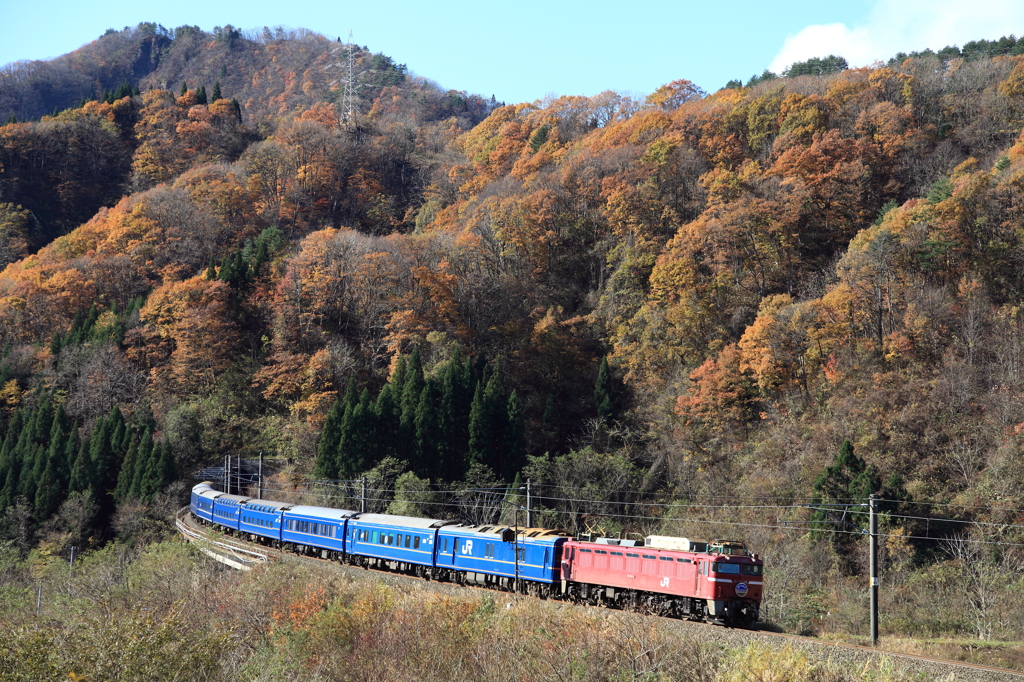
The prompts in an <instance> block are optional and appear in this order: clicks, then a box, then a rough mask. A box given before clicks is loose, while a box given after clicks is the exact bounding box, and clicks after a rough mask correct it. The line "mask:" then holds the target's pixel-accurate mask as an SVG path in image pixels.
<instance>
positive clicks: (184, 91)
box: [178, 81, 188, 97]
mask: <svg viewBox="0 0 1024 682" xmlns="http://www.w3.org/2000/svg"><path fill="white" fill-rule="evenodd" d="M187 94H188V83H186V82H185V81H181V92H179V93H178V96H179V97H184V96H185V95H187Z"/></svg>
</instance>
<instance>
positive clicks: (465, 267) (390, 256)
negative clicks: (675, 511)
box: [0, 24, 1024, 618]
mask: <svg viewBox="0 0 1024 682" xmlns="http://www.w3.org/2000/svg"><path fill="white" fill-rule="evenodd" d="M1015 44H1016V43H1014V45H1015ZM348 49H353V50H355V53H354V57H355V62H356V64H357V71H358V73H359V74H360V76H359V82H360V90H359V93H358V97H359V99H358V111H357V112H356V113H355V115H354V116H352V117H348V118H347V119H346V117H343V116H341V115H340V114H339V108H338V106H337V102H338V101H339V99H340V96H341V90H340V87H341V86H339V85H338V84H337V83H335V84H334V85H330V83H331V81H332V80H335V79H336V77H335V76H333V75H328V74H329V73H331V71H333V70H334V69H328V70H327V71H324V70H323V69H324V68H325V67H327V66H328V65H330V64H332V63H334V62H336V61H337V60H338V59H339V55H343V54H345V51H346V50H348ZM972 54H973V53H972ZM949 57H950V56H949V55H944V56H940V55H933V54H919V55H916V56H913V57H908V58H906V59H903V60H900V61H898V62H893V63H891V64H890V65H887V66H877V67H873V68H861V69H848V68H839V67H838V66H837V67H836V68H834V69H833V68H831V67H830V68H829V69H825V70H819V71H820V73H819V72H817V71H816V72H815V74H817V75H799V74H804V73H805V72H806V70H805V69H802V68H798V69H795V70H791V71H792V74H791V75H790V76H789V77H787V78H775V79H772V78H765V79H762V80H757V79H755V81H756V82H754V83H752V84H751V86H750V87H741V86H740V85H739V83H733V84H732V85H733V87H730V88H726V89H723V90H720V91H718V92H716V93H714V94H710V95H709V94H707V93H704V92H702V91H701V90H700V89H699V88H697V87H695V86H694V85H693V84H691V83H690V82H688V81H685V80H679V81H675V82H672V83H669V84H667V85H665V86H663V87H661V88H659V89H658V90H657V91H656V92H654V93H652V94H651V95H650V96H648V97H647V98H645V99H644V100H642V101H640V100H633V99H630V98H628V97H623V96H620V95H618V94H615V93H613V92H606V93H602V94H601V95H598V96H596V97H593V98H586V97H558V98H552V99H549V100H545V101H542V102H536V103H532V104H526V103H524V104H515V105H509V106H505V105H501V104H499V103H497V102H494V101H493V100H491V101H487V100H484V99H483V98H480V97H476V96H472V95H468V94H466V93H462V92H456V91H448V92H442V91H440V90H439V89H438V88H437V87H436V86H435V85H433V84H431V83H430V82H429V81H425V80H422V79H416V78H413V77H411V76H409V74H408V73H407V72H406V69H405V67H404V66H402V65H397V64H394V62H393V61H392V60H390V59H389V58H387V57H385V56H383V55H374V54H372V53H370V51H369V50H366V49H364V48H359V47H357V46H353V47H349V46H347V45H344V44H341V43H339V42H337V41H335V40H330V39H328V38H325V37H323V36H319V35H316V34H312V33H308V32H296V33H293V34H284V33H280V34H278V33H274V32H273V31H270V30H267V31H266V32H264V33H262V34H260V35H258V36H247V35H245V34H241V33H239V32H237V31H236V30H235V29H232V28H231V27H225V28H223V29H217V30H215V31H214V33H213V34H206V33H203V32H202V31H199V30H198V29H194V28H191V27H182V28H179V29H175V30H174V31H173V32H171V31H166V30H164V29H162V28H161V27H156V26H152V25H145V24H144V25H140V26H139V27H137V28H136V29H130V30H129V29H126V30H125V31H123V32H112V33H110V34H108V35H106V36H103V37H102V38H100V39H99V40H97V41H96V42H95V43H92V44H90V45H89V46H86V47H85V48H82V50H79V51H78V52H75V53H72V54H70V55H67V56H65V57H62V58H60V59H58V60H55V61H54V62H52V63H48V64H31V65H14V67H11V68H9V69H8V70H9V71H13V72H15V73H16V74H17V75H18V78H16V79H14V80H15V81H17V82H16V83H15V85H14V86H7V85H5V86H4V87H6V88H7V89H6V90H5V91H4V92H5V93H6V94H5V95H4V97H6V98H7V99H5V100H4V101H5V102H13V103H14V104H5V105H4V106H7V107H9V108H10V107H14V109H9V110H13V111H15V112H16V116H17V117H18V118H19V121H20V119H21V118H22V117H25V116H28V117H32V116H34V115H35V114H36V112H38V111H39V110H40V109H42V110H46V109H51V108H52V105H53V104H54V103H55V102H56V103H57V106H58V108H62V107H64V106H65V104H66V102H67V101H68V100H67V98H71V100H79V99H80V98H82V97H86V98H87V99H89V98H94V97H99V100H101V101H98V100H96V99H90V101H88V102H86V103H85V104H84V105H82V106H73V107H70V108H66V109H64V110H62V111H59V112H57V114H56V115H54V116H50V115H45V116H43V117H42V119H41V120H39V121H30V122H15V123H10V124H8V125H5V126H3V127H0V202H2V203H0V254H2V259H3V263H4V264H6V269H5V270H4V271H3V273H2V274H0V337H2V339H3V343H4V351H3V359H2V361H0V375H2V376H0V379H2V390H0V412H2V417H3V421H2V426H0V429H2V433H3V434H5V436H6V437H5V440H4V441H3V447H2V450H0V491H2V492H0V507H2V508H3V509H6V510H8V513H9V514H11V513H15V512H17V514H20V515H21V516H18V517H17V518H27V517H26V514H27V515H31V514H34V515H35V522H36V523H38V522H41V521H43V519H44V518H45V517H46V516H47V515H48V514H49V513H51V512H52V511H53V510H54V509H56V508H57V507H58V506H59V504H58V502H55V501H54V500H59V499H62V497H63V496H64V495H65V494H66V493H67V492H68V491H76V490H77V491H79V494H89V492H90V491H91V494H93V495H95V496H97V498H99V499H103V500H115V501H116V500H119V499H125V498H132V497H135V498H142V499H146V498H151V497H152V496H153V495H154V494H156V491H157V490H158V489H159V488H160V486H161V485H163V484H164V483H166V482H167V481H169V480H171V479H172V478H173V477H174V476H175V475H176V472H178V471H181V472H188V471H192V470H195V468H197V467H198V466H200V465H201V464H204V463H207V462H216V461H219V458H221V457H222V456H223V454H224V453H225V452H229V451H230V452H235V451H253V452H255V451H263V452H273V453H277V454H279V455H281V456H283V457H289V458H291V460H292V462H293V463H294V464H295V466H296V467H297V471H298V473H300V474H303V475H316V476H318V477H321V478H350V477H354V476H357V475H360V474H361V473H363V472H365V471H367V470H371V469H373V468H374V467H378V466H381V463H382V462H386V463H389V464H388V466H392V467H393V466H398V467H399V469H400V470H405V469H408V470H409V471H410V472H412V474H413V475H415V476H416V477H418V478H417V480H423V479H428V478H429V479H430V480H431V481H433V482H435V483H436V482H438V481H441V480H443V481H447V482H453V481H457V480H462V479H465V478H466V477H468V479H469V480H486V481H490V482H497V481H504V482H505V483H509V482H511V481H512V480H513V479H514V477H515V476H516V475H517V474H520V475H522V476H532V477H533V478H534V479H535V480H536V481H538V483H540V484H543V485H549V486H567V487H570V488H572V487H575V488H579V487H581V486H586V490H587V492H588V494H590V495H592V496H594V497H596V498H597V499H601V500H605V501H607V500H612V499H614V500H617V502H615V503H612V504H610V505H609V506H608V507H607V509H608V510H609V511H608V514H607V519H606V520H605V523H606V524H608V525H609V527H610V528H612V529H616V528H620V527H622V526H626V528H627V529H629V528H632V526H630V524H634V525H635V523H636V522H632V521H629V520H628V519H629V518H634V517H635V515H634V516H630V515H629V514H625V515H624V516H623V515H622V514H624V509H625V507H623V506H622V505H628V504H631V503H632V502H635V501H636V500H637V499H639V497H638V496H640V495H655V496H660V497H661V498H664V499H667V500H672V499H699V498H701V496H708V495H712V496H714V495H727V496H735V498H737V499H738V498H744V497H750V496H759V495H771V496H773V497H788V498H789V499H793V500H804V499H809V498H811V497H814V498H815V499H818V500H838V499H843V498H850V497H853V498H857V499H859V498H861V497H863V496H864V495H866V494H867V493H869V492H872V491H874V492H880V493H883V494H885V495H887V496H889V497H891V498H894V499H899V500H902V501H904V502H906V501H907V500H913V501H915V502H918V503H920V502H929V503H954V502H955V503H957V504H960V505H974V506H979V505H980V506H985V505H986V504H988V503H992V502H993V501H995V502H997V503H998V505H1000V506H1001V507H1002V508H1005V509H1010V510H1012V509H1018V508H1020V507H1022V506H1024V499H1021V497H1022V494H1024V493H1022V492H1021V490H1024V487H1022V485H1021V484H1022V483H1024V467H1022V466H1021V463H1022V459H1021V446H1022V445H1024V441H1022V440H1021V439H1022V437H1024V435H1022V434H1024V426H1022V424H1024V408H1022V407H1021V406H1022V404H1024V403H1022V400H1021V398H1022V396H1024V372H1022V362H1021V359H1022V358H1024V328H1022V320H1021V315H1020V310H1019V308H1020V305H1021V303H1022V299H1024V287H1022V285H1021V277H1020V272H1021V267H1022V265H1021V264H1022V263H1024V243H1022V240H1021V231H1020V225H1021V224H1022V218H1024V216H1022V215H1021V211H1022V210H1024V201H1022V197H1024V195H1022V184H1021V183H1022V178H1024V141H1022V139H1021V130H1022V126H1024V58H1022V57H1020V56H1015V55H996V56H987V55H986V56H978V55H973V56H972V58H970V59H965V58H962V57H961V58H949ZM819 61H821V62H822V63H825V62H826V61H828V60H827V59H826V60H819ZM828 63H829V64H833V65H836V64H838V62H828ZM840 66H842V65H840ZM101 67H102V68H101ZM82 72H84V73H88V74H89V79H88V81H86V80H76V78H78V76H77V75H74V74H80V73H82ZM19 79H20V80H19ZM5 82H11V81H5ZM122 84H124V87H123V88H121V90H120V92H119V93H113V92H112V91H113V90H114V89H115V88H119V87H120V86H121V85H122ZM90 88H91V89H90ZM59 93H64V94H59ZM60 97H64V98H65V99H64V100H59V98H60ZM19 107H20V108H19ZM57 407H59V410H57ZM40 415H44V416H40ZM28 424H32V425H33V426H32V427H31V428H29V427H28V426H27V425H28ZM115 433H117V434H118V435H116V436H115ZM25 434H28V435H25ZM97 434H99V435H97ZM844 440H849V441H850V443H849V445H850V447H848V448H844V450H843V453H844V454H842V455H838V453H839V450H840V444H841V443H843V441H844ZM72 442H73V443H75V445H74V446H70V445H68V443H72ZM55 443H56V445H55ZM86 451H88V452H89V453H90V455H89V457H88V458H87V459H83V460H82V466H83V467H85V466H86V465H87V464H89V463H91V467H92V468H91V469H90V472H88V473H87V477H86V478H85V479H83V478H80V479H75V477H74V473H73V472H74V467H75V465H76V462H77V460H78V459H79V458H81V455H80V453H81V452H86ZM167 453H173V456H170V455H168V454H167ZM51 461H52V463H53V464H52V469H53V473H52V475H51V479H52V481H53V482H52V484H48V485H52V486H53V489H54V490H56V491H57V492H55V493H53V494H52V497H47V496H45V495H42V496H41V493H40V485H41V483H40V481H42V480H43V479H44V478H45V477H46V474H47V471H48V467H50V462H51ZM140 462H144V463H143V464H140ZM396 462H398V463H400V464H395V463H396ZM128 469H130V470H131V476H129V475H128V474H125V473H124V471H126V470H128ZM136 472H139V473H138V475H139V476H141V478H139V480H138V483H137V484H136V482H135V481H134V477H135V476H136ZM83 475H86V474H83ZM407 480H408V479H407ZM44 487H45V486H44ZM47 494H48V495H50V493H47ZM562 497H570V496H568V495H562ZM645 499H646V498H645ZM19 500H21V501H20V502H19ZM105 509H106V512H104V511H103V510H102V509H101V510H100V512H98V513H100V514H101V515H102V514H103V513H108V514H109V513H112V512H113V507H112V506H108V507H106V508H105ZM958 509H963V508H961V507H958ZM649 513H650V514H655V515H656V512H654V511H652V512H649ZM737 513H738V514H739V515H740V516H739V517H738V518H733V519H732V522H740V521H746V522H756V521H758V516H757V515H758V512H757V511H755V510H750V511H748V512H737ZM785 513H787V514H792V519H791V520H799V519H801V518H805V516H806V514H805V515H804V516H800V514H801V513H802V512H799V511H792V512H785ZM957 513H961V512H957ZM963 513H964V514H965V515H966V516H968V517H970V518H974V519H982V518H985V519H988V520H993V521H999V522H1012V521H1014V520H1016V518H1017V517H1016V512H1011V511H1006V512H1002V511H998V510H976V511H970V512H968V511H964V512H963ZM744 514H746V516H744ZM12 518H13V517H12ZM549 520H552V521H554V520H560V521H561V522H563V523H564V517H557V516H553V517H551V519H549ZM642 523H643V524H646V525H645V528H647V529H648V530H649V529H650V527H657V525H658V522H657V519H648V520H646V521H643V522H642ZM673 523H674V522H666V524H665V526H666V527H665V531H666V532H675V531H676V528H675V527H674V526H673ZM915 523H917V522H914V521H906V522H900V523H897V522H894V523H893V527H897V526H899V527H900V528H901V529H902V531H901V532H905V533H907V534H909V535H914V533H915V530H916V526H915V525H914V524H915ZM22 526H23V527H24V524H22ZM751 532H752V533H753V532H754V531H751ZM1002 532H1003V533H1004V536H1003V538H1004V539H1007V538H1011V537H1016V535H1013V533H1014V531H1013V530H1012V529H1004V531H1002ZM770 536H771V534H770V533H767V532H766V534H765V535H764V536H763V537H759V538H758V539H754V540H752V541H756V542H761V543H771V542H781V541H782V540H780V539H779V537H783V538H784V537H789V536H785V535H783V536H779V537H774V538H773V537H770ZM915 546H916V547H917V550H918V551H919V552H921V554H920V556H921V557H924V556H925V555H926V554H927V552H930V551H932V550H931V549H929V547H928V545H927V543H917V545H915ZM807 547H811V548H815V547H817V548H818V549H813V551H818V552H823V553H826V554H827V553H828V552H833V553H834V554H831V555H829V556H832V557H833V558H834V559H835V561H836V562H837V565H838V566H839V569H838V570H839V571H840V573H843V572H846V573H849V572H853V573H855V572H856V571H857V570H858V567H857V563H856V561H857V559H855V558H851V557H853V556H854V555H852V554H850V553H849V552H845V551H839V550H840V549H841V547H838V546H834V545H832V544H829V543H824V544H822V543H810V544H808V545H807ZM805 551H808V552H810V551H812V549H805ZM835 552H838V553H835ZM911 556H913V553H912V552H911ZM836 557H842V558H836ZM893 561H896V559H893ZM901 565H903V564H901ZM911 565H912V563H910V564H906V566H908V567H909V566H911ZM780 618H781V616H780Z"/></svg>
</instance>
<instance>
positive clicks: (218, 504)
mask: <svg viewBox="0 0 1024 682" xmlns="http://www.w3.org/2000/svg"><path fill="white" fill-rule="evenodd" d="M248 501H249V498H248V497H243V496H242V495H228V494H221V495H218V496H217V497H216V498H215V499H214V500H213V522H214V523H219V524H220V525H222V526H226V527H228V528H230V529H231V530H238V519H239V517H240V516H241V514H240V512H241V510H242V505H244V504H245V503H246V502H248Z"/></svg>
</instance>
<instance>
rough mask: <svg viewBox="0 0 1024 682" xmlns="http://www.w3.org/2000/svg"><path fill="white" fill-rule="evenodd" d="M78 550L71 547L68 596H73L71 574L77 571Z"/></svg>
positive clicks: (73, 546)
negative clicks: (76, 553)
mask: <svg viewBox="0 0 1024 682" xmlns="http://www.w3.org/2000/svg"><path fill="white" fill-rule="evenodd" d="M76 549H78V547H76V546H75V545H71V564H70V565H69V566H68V596H69V597H70V596H71V574H72V573H73V572H74V570H75V550H76Z"/></svg>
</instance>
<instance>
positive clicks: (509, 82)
mask: <svg viewBox="0 0 1024 682" xmlns="http://www.w3.org/2000/svg"><path fill="white" fill-rule="evenodd" d="M627 8H628V9H627ZM142 21H153V22H156V23H159V24H163V25H164V26H166V27H168V28H174V27H175V26H180V25H182V24H191V25H198V26H199V27H200V28H202V29H204V30H207V31H209V30H210V29H212V28H213V27H214V26H221V25H225V24H232V25H234V26H236V27H239V28H243V29H245V28H256V27H262V26H264V25H268V26H278V25H283V26H286V27H290V28H299V27H302V28H308V29H311V30H314V31H317V32H319V33H323V34H325V35H328V36H331V37H338V36H341V37H342V40H345V39H346V38H347V35H348V32H349V30H350V29H351V30H352V31H353V36H354V40H355V42H356V43H358V44H360V45H366V46H368V47H369V48H370V49H371V50H373V51H375V52H383V53H385V54H388V55H390V56H391V57H393V58H394V59H395V60H396V61H398V62H400V63H404V64H407V65H408V67H409V68H410V70H412V71H413V72H414V73H416V74H418V75H421V76H425V77H427V78H430V79H432V80H434V81H436V82H438V83H439V84H440V85H441V86H442V87H445V88H455V89H459V90H467V91H469V92H472V93H478V94H481V95H484V96H488V97H489V96H490V95H492V94H493V95H495V96H496V97H497V98H498V99H499V100H502V101H505V102H510V103H511V102H523V101H533V100H536V99H540V98H543V97H545V96H546V95H549V94H555V95H594V94H597V93H599V92H601V91H603V90H616V91H619V92H622V93H632V94H636V95H643V94H646V93H649V92H651V91H652V90H654V89H655V88H657V87H658V86H659V85H661V84H663V83H667V82H669V81H672V80H675V79H677V78H687V79H689V80H692V81H693V82H695V83H696V84H698V85H699V86H701V87H703V88H704V89H706V90H709V91H714V90H717V89H718V88H720V87H722V86H723V85H725V83H726V82H727V81H728V80H730V79H732V78H740V79H743V80H746V79H747V78H749V77H750V76H751V75H753V74H755V73H760V72H761V71H762V70H764V69H765V68H767V67H769V66H771V67H772V68H774V69H776V70H779V69H781V68H784V67H785V66H786V65H787V64H789V63H791V62H793V61H797V60H801V59H807V58H809V57H813V56H825V55H826V54H829V53H837V54H841V55H842V56H844V57H846V58H847V59H848V60H849V61H850V63H851V65H864V64H869V63H871V62H872V61H874V60H875V59H886V58H888V57H890V56H892V55H893V54H894V53H895V52H897V51H900V50H904V51H910V50H915V49H922V48H925V47H932V48H936V49H937V48H940V47H943V46H945V45H947V44H963V43H964V42H966V41H968V40H972V39H977V38H998V37H999V36H1001V35H1004V34H1011V33H1013V34H1015V35H1021V34H1024V2H1021V0H974V1H973V2H969V3H965V2H964V1H963V0H955V1H954V0H847V1H846V2H841V3H823V2H820V0H819V1H817V2H805V1H802V0H801V1H786V0H780V1H778V2H774V3H765V2H763V1H762V2H751V1H748V0H732V1H731V2H713V1H712V2H708V1H704V2H693V1H691V0H677V1H676V2H662V1H658V0H634V2H632V3H628V2H623V1H622V0H617V1H615V2H609V1H606V0H593V1H591V2H576V1H572V2H570V1H565V0H562V1H559V0H550V1H548V2H536V1H534V0H524V1H521V2H512V3H500V4H499V3H489V4H485V3H479V2H478V3H471V2H458V1H456V0H434V1H432V2H409V1H406V0H391V1H380V2H376V3H371V2H365V1H364V2H351V1H348V0H337V1H335V2H324V1H323V0H303V1H300V2H291V3H287V2H280V1H277V2H267V1H265V0H247V1H246V2H240V1H238V0H219V1H211V0H206V1H204V2H200V1H198V0H169V1H168V2H165V3H161V4H159V5H158V4H149V3H145V2H139V0H130V1H129V0H106V1H104V0H99V1H98V2H95V3H83V2H81V1H80V0H77V1H75V2H71V1H69V0H54V1H51V2H46V3H42V2H34V3H33V2H24V0H0V64H7V63H9V62H12V61H15V60H21V59H47V58H52V57H55V56H58V55H60V54H63V53H66V52H70V51H72V50H74V49H76V48H78V47H80V46H81V45H83V44H85V43H87V42H89V41H90V40H93V39H95V38H96V37H98V36H99V35H101V34H102V33H103V32H104V31H105V30H106V29H108V28H116V29H121V28H124V27H125V26H134V25H136V24H138V23H139V22H142Z"/></svg>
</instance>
